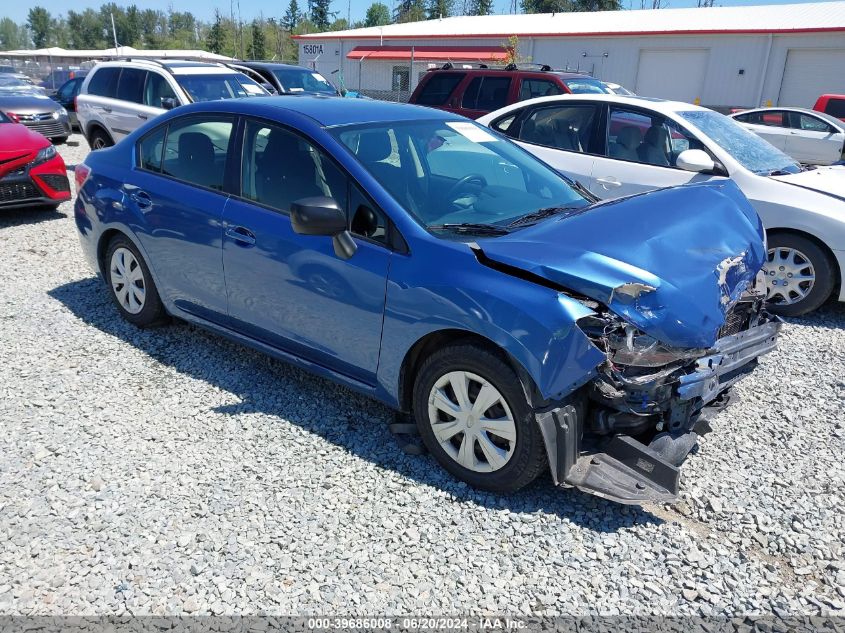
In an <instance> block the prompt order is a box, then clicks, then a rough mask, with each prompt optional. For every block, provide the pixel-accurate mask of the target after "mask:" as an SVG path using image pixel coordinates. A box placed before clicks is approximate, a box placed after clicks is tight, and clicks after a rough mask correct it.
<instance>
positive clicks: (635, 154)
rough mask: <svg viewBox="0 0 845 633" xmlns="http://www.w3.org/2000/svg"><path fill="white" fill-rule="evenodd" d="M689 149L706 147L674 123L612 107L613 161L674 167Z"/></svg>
mask: <svg viewBox="0 0 845 633" xmlns="http://www.w3.org/2000/svg"><path fill="white" fill-rule="evenodd" d="M688 149H704V146H703V145H702V144H701V142H699V141H698V139H696V138H695V137H694V136H692V135H690V134H689V133H687V132H686V131H685V130H683V129H682V128H681V127H680V126H678V125H677V124H676V123H674V122H673V121H670V120H668V119H665V118H663V117H662V116H660V115H657V114H655V115H647V114H643V113H641V112H634V111H628V110H622V109H618V108H611V112H610V120H609V121H608V130H607V154H608V156H609V157H610V158H617V159H620V160H628V161H634V162H638V163H646V164H649V165H656V166H658V167H674V166H675V162H676V161H677V159H678V155H679V154H680V153H681V152H683V151H685V150H688Z"/></svg>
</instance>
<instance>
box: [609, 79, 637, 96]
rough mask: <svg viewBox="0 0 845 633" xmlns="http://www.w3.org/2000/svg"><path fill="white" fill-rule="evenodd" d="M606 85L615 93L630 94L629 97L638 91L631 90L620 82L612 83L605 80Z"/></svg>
mask: <svg viewBox="0 0 845 633" xmlns="http://www.w3.org/2000/svg"><path fill="white" fill-rule="evenodd" d="M604 85H605V86H607V87H608V88H609V89H610V92H612V93H613V94H615V95H628V96H629V97H633V96H635V94H636V93H633V92H631V91H630V90H628V89H627V88H626V87H625V86H622V85H620V84H614V83H610V82H608V81H605V82H604Z"/></svg>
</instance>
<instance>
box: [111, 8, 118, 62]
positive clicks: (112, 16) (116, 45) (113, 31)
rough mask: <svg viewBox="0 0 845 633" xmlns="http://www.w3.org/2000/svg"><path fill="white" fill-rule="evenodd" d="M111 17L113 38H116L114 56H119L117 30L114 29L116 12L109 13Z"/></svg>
mask: <svg viewBox="0 0 845 633" xmlns="http://www.w3.org/2000/svg"><path fill="white" fill-rule="evenodd" d="M109 15H110V16H111V34H112V37H113V38H114V54H115V55H117V54H118V52H117V47H118V44H117V29H116V28H114V12H111V13H109Z"/></svg>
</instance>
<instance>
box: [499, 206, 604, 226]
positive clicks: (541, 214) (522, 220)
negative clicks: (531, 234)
mask: <svg viewBox="0 0 845 633" xmlns="http://www.w3.org/2000/svg"><path fill="white" fill-rule="evenodd" d="M586 208H587V207H586V206H581V205H570V206H568V207H544V208H542V209H537V210H536V211H532V212H531V213H527V214H526V215H523V216H522V217H519V218H517V219H516V220H514V221H513V222H511V223H510V224H508V226H509V227H514V226H523V225H525V224H534V223H535V222H537V221H539V220H542V219H543V218H547V217H549V216H551V215H557V214H558V213H564V212H566V211H574V210H576V209H586Z"/></svg>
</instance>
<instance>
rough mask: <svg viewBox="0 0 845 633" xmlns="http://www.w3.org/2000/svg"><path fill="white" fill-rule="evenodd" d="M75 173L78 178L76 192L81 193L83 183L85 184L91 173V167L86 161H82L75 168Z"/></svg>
mask: <svg viewBox="0 0 845 633" xmlns="http://www.w3.org/2000/svg"><path fill="white" fill-rule="evenodd" d="M73 175H74V178H75V179H76V192H77V193H79V191H80V190H81V189H82V185H84V184H85V181H86V180H88V176H90V175H91V168H90V167H89V166H88V165H86V164H85V163H80V164H78V165H77V166H76V168H75V169H74V170H73Z"/></svg>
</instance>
